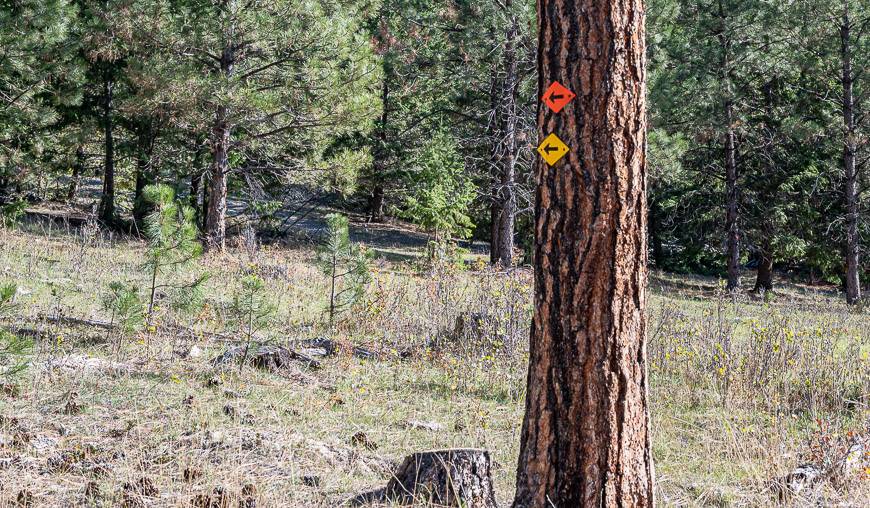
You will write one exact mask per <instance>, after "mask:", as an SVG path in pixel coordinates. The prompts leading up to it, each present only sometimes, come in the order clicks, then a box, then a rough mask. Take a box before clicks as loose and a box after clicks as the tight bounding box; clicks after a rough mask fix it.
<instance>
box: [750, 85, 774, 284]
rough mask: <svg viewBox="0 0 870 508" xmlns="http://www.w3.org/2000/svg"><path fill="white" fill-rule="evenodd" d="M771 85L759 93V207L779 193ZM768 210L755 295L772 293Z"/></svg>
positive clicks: (770, 202)
mask: <svg viewBox="0 0 870 508" xmlns="http://www.w3.org/2000/svg"><path fill="white" fill-rule="evenodd" d="M774 83H775V79H772V80H770V81H768V82H767V83H765V84H764V86H763V87H762V93H763V94H764V116H765V119H764V145H763V148H762V153H763V154H764V174H763V177H764V182H762V184H763V187H762V191H761V193H760V201H761V205H762V206H774V204H775V203H777V194H779V186H780V183H779V182H780V179H779V178H778V177H777V174H776V169H777V168H776V160H775V151H774V146H775V144H776V135H775V132H776V127H775V124H774V92H773V88H774ZM771 213H772V211H770V210H765V212H764V215H763V216H762V217H761V239H760V241H759V247H758V269H757V270H756V276H755V287H754V288H753V292H755V293H762V292H763V293H768V292H771V291H773V262H774V252H773V242H772V241H771V239H772V238H773V235H774V233H775V228H776V226H775V225H774V224H773V220H772V218H771V217H770V214H771Z"/></svg>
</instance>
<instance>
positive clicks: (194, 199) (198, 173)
mask: <svg viewBox="0 0 870 508" xmlns="http://www.w3.org/2000/svg"><path fill="white" fill-rule="evenodd" d="M203 154H204V150H203V148H202V143H199V142H198V143H197V147H196V151H195V152H194V155H193V171H191V173H190V196H188V203H190V207H191V208H193V213H194V219H193V222H194V223H195V224H196V227H197V229H199V231H200V233H201V232H202V231H203V228H202V225H201V224H202V212H201V211H200V208H199V193H200V189H201V188H202V175H203V168H202V158H203Z"/></svg>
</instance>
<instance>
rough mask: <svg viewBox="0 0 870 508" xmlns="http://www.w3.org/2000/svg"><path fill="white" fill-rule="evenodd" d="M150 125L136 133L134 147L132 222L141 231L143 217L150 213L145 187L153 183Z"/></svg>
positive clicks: (151, 131)
mask: <svg viewBox="0 0 870 508" xmlns="http://www.w3.org/2000/svg"><path fill="white" fill-rule="evenodd" d="M153 136H154V133H153V130H152V129H151V127H150V126H149V127H142V128H141V129H140V131H139V134H138V140H137V141H138V142H137V147H136V186H135V188H134V190H133V224H134V226H135V228H136V230H137V231H138V232H139V233H142V231H143V230H142V228H143V227H144V222H145V217H146V216H147V215H148V214H149V213H151V208H152V207H151V206H150V205H149V203H147V202H146V201H145V196H144V191H145V187H147V186H149V185H151V184H153V183H154V180H155V179H154V174H153V170H152V165H151V153H152V147H153V144H154V139H153Z"/></svg>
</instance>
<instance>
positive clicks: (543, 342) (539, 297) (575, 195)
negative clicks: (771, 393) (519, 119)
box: [513, 0, 653, 508]
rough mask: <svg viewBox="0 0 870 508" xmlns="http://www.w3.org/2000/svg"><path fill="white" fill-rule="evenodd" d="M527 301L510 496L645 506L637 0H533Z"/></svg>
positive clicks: (648, 492) (538, 505)
mask: <svg viewBox="0 0 870 508" xmlns="http://www.w3.org/2000/svg"><path fill="white" fill-rule="evenodd" d="M538 29H539V31H538V34H539V35H538V37H539V46H538V76H539V81H538V88H539V90H540V91H541V92H543V90H544V89H545V88H546V87H547V86H549V84H550V83H551V82H552V81H554V80H558V81H559V82H560V83H562V84H563V85H565V86H567V87H568V88H569V89H571V90H573V91H574V92H575V93H576V94H577V98H576V99H575V100H574V102H572V103H570V104H569V105H568V106H567V107H566V108H565V109H564V110H563V111H562V112H561V113H559V114H555V113H553V112H552V111H550V110H549V109H548V108H546V107H544V106H539V108H538V135H539V136H540V137H541V138H543V137H544V136H546V135H548V134H550V133H556V134H557V135H558V136H559V137H560V138H561V139H562V140H563V141H565V143H566V144H567V145H568V147H569V148H570V150H571V151H570V152H569V153H568V154H567V155H566V156H565V157H564V158H563V159H562V160H561V161H559V162H558V163H557V164H556V165H555V166H554V167H552V168H551V167H548V166H547V165H546V164H545V163H544V162H543V161H542V160H541V159H538V161H537V165H536V179H537V191H536V207H535V210H536V212H535V215H536V216H535V257H534V265H535V314H534V319H533V324H532V330H531V340H530V359H529V362H530V365H529V374H528V384H527V397H526V414H525V419H524V421H523V427H522V433H521V438H520V439H521V441H520V457H519V465H518V471H517V492H516V497H515V499H514V505H513V506H514V507H515V508H532V507H534V508H551V507H553V506H556V507H559V508H568V507H575V506H588V507H599V506H607V507H611V506H632V507H650V506H653V478H652V458H651V451H650V436H649V430H648V425H649V424H648V413H647V398H648V396H647V381H646V348H645V337H646V321H645V316H644V312H645V299H646V296H645V285H646V275H647V273H646V256H647V250H646V249H647V248H646V198H645V192H646V181H645V163H646V160H645V159H646V156H645V148H646V139H645V138H646V117H645V88H644V83H645V68H644V67H645V62H644V3H643V0H539V2H538Z"/></svg>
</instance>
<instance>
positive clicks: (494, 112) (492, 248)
mask: <svg viewBox="0 0 870 508" xmlns="http://www.w3.org/2000/svg"><path fill="white" fill-rule="evenodd" d="M489 36H490V37H491V38H492V39H493V40H495V37H496V33H495V31H494V30H490V32H489ZM500 90H501V87H500V86H499V76H498V67H497V66H495V65H493V66H492V68H491V70H490V75H489V111H490V115H489V121H488V122H487V126H486V135H487V138H488V139H489V140H490V145H491V147H490V175H489V178H490V180H489V186H490V188H489V194H490V195H489V200H490V201H489V262H490V264H493V265H494V264H497V263H498V262H499V259H501V252H499V249H500V248H501V242H500V241H499V238H498V235H499V232H500V229H499V221H500V218H501V203H500V202H499V193H498V190H499V186H500V183H501V171H500V169H501V168H500V167H499V164H498V162H499V159H500V156H499V151H500V149H501V142H500V141H501V140H500V139H499V137H500V131H501V115H499V108H500V101H501V93H500Z"/></svg>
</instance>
